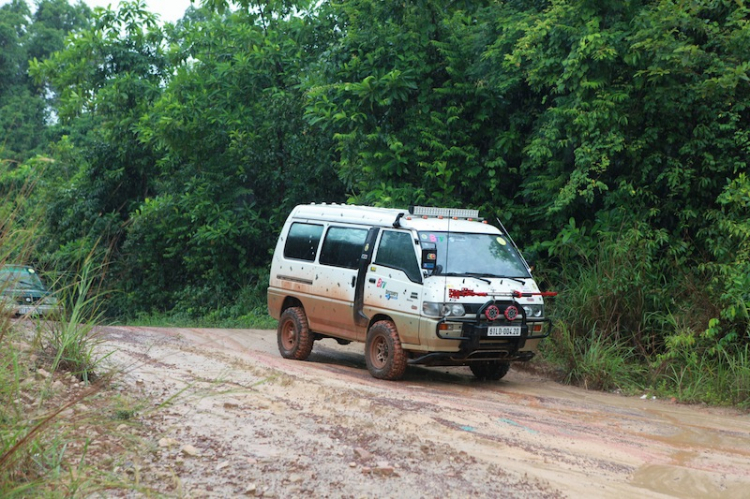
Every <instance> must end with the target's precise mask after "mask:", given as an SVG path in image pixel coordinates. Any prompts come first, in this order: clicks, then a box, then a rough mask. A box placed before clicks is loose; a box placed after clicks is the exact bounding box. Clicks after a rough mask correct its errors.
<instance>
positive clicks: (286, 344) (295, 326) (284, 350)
mask: <svg viewBox="0 0 750 499" xmlns="http://www.w3.org/2000/svg"><path fill="white" fill-rule="evenodd" d="M277 340H278V344H279V352H281V356H282V357H284V358H285V359H296V360H305V359H306V358H307V357H308V356H309V355H310V352H312V348H313V342H314V341H315V337H314V336H313V334H312V333H311V332H310V326H309V325H308V323H307V316H306V315H305V310H304V309H303V308H302V307H292V308H288V309H286V310H284V313H282V314H281V317H280V318H279V329H278V330H277Z"/></svg>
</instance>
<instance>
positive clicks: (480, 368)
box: [469, 360, 510, 381]
mask: <svg viewBox="0 0 750 499" xmlns="http://www.w3.org/2000/svg"><path fill="white" fill-rule="evenodd" d="M469 369H471V372H472V374H474V376H475V377H476V378H477V379H480V380H483V381H497V380H499V379H500V378H502V377H503V376H505V375H506V374H508V371H509V370H510V362H501V361H499V360H488V361H486V362H475V363H473V364H469Z"/></svg>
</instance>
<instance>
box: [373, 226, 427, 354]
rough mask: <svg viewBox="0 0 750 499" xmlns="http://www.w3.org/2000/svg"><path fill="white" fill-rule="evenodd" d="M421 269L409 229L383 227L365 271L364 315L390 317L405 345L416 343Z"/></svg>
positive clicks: (415, 245)
mask: <svg viewBox="0 0 750 499" xmlns="http://www.w3.org/2000/svg"><path fill="white" fill-rule="evenodd" d="M421 299H422V271H421V269H420V267H419V261H418V260H417V244H416V242H415V238H414V235H413V234H412V233H411V232H410V231H405V230H391V229H384V230H383V231H382V233H381V235H380V239H379V241H378V244H377V247H376V250H375V255H374V257H373V261H372V264H371V265H370V266H369V271H368V273H367V282H365V292H364V310H365V314H366V315H368V316H369V317H373V316H375V315H376V314H379V313H384V314H387V315H389V316H390V317H392V318H393V320H394V321H395V323H396V327H397V329H398V332H399V336H400V337H401V341H402V342H403V343H406V344H419V316H420V312H421V311H420V310H419V307H420V306H421V303H422V301H421Z"/></svg>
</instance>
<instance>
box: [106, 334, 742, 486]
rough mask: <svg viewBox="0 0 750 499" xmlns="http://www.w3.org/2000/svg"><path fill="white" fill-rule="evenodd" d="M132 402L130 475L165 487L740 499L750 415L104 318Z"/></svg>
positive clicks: (348, 350)
mask: <svg viewBox="0 0 750 499" xmlns="http://www.w3.org/2000/svg"><path fill="white" fill-rule="evenodd" d="M102 332H103V337H104V338H105V339H106V341H105V343H104V344H103V347H104V348H105V350H108V351H113V350H114V351H115V353H114V354H113V355H112V356H111V357H110V362H114V363H116V364H117V365H119V366H121V368H122V369H123V372H124V377H123V381H122V383H124V385H125V387H126V389H127V390H131V391H132V392H133V393H139V392H142V393H143V394H144V395H145V396H148V397H151V398H152V399H153V400H154V402H155V403H160V402H162V401H165V400H169V404H168V405H166V406H165V407H163V408H161V409H159V410H154V411H144V413H143V415H142V421H141V422H142V424H143V425H144V426H145V428H146V429H147V430H148V435H149V438H150V439H151V442H152V445H151V452H149V453H147V454H145V455H144V456H143V458H142V460H141V461H140V462H137V463H132V464H131V465H132V467H133V468H134V469H135V470H136V472H137V473H136V474H137V476H138V477H139V480H140V483H142V484H144V485H145V486H147V487H150V488H151V489H152V490H153V489H155V490H159V491H161V492H163V493H165V494H167V495H169V496H173V497H176V496H179V497H247V496H262V497H278V498H287V497H353V498H360V497H373V498H374V497H377V498H384V497H394V498H395V497H398V498H412V497H414V498H417V497H425V498H433V497H434V498H444V497H457V498H458V497H461V498H462V497H503V498H505V497H572V498H576V497H597V498H608V497H610V498H618V499H623V498H629V497H684V498H692V497H700V498H703V497H705V498H750V416H748V415H747V414H744V413H739V412H736V411H732V410H728V409H709V408H703V407H696V406H686V405H679V404H675V403H671V402H669V401H662V400H654V399H651V398H641V397H624V396H619V395H615V394H606V393H598V392H590V391H586V390H583V389H578V388H572V387H568V386H563V385H560V384H557V383H555V382H553V381H550V380H548V379H545V378H543V377H539V376H535V375H531V374H528V373H524V372H519V371H517V370H514V369H512V370H511V371H510V373H509V374H508V375H507V376H506V377H505V378H504V379H503V380H501V381H499V382H479V381H476V380H475V379H474V378H473V377H472V376H471V374H470V372H469V370H468V368H423V367H414V366H410V367H409V368H408V370H407V373H406V376H405V378H404V379H403V380H402V381H399V382H385V381H379V380H376V379H373V378H371V377H370V375H369V373H368V372H367V369H366V368H365V363H364V357H363V355H362V350H363V346H362V345H359V344H352V345H348V346H340V345H338V344H337V343H335V342H334V341H332V340H323V341H320V342H316V343H315V347H314V349H313V353H312V355H311V356H310V359H309V360H307V361H304V362H300V361H291V360H285V359H282V358H281V357H280V355H279V354H278V351H277V348H276V335H275V331H261V330H219V329H162V328H141V327H108V328H104V329H103V330H102Z"/></svg>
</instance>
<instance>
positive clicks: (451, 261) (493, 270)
mask: <svg viewBox="0 0 750 499" xmlns="http://www.w3.org/2000/svg"><path fill="white" fill-rule="evenodd" d="M419 239H420V242H421V243H422V245H423V247H424V245H426V244H429V243H432V244H434V245H435V246H436V248H437V261H436V266H435V272H434V274H433V275H470V276H475V277H515V278H527V277H531V275H530V274H529V271H528V269H527V268H526V265H525V264H524V262H523V260H522V259H521V255H520V254H519V253H518V251H517V250H516V249H515V248H514V247H513V245H512V244H511V242H510V240H509V239H508V238H507V237H505V236H503V235H500V234H472V233H462V232H420V233H419Z"/></svg>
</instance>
